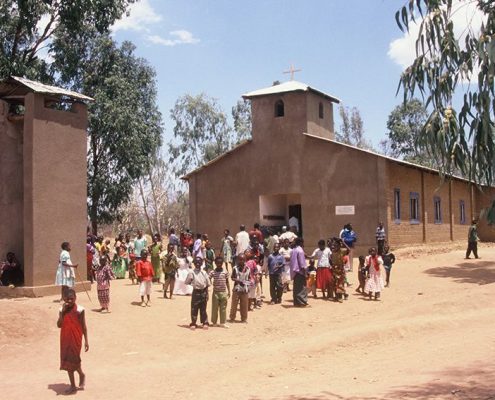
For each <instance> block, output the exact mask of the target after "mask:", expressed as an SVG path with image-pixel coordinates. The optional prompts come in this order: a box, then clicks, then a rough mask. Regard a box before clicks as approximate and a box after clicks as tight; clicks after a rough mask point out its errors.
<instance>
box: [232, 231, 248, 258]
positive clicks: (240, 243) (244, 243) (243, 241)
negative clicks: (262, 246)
mask: <svg viewBox="0 0 495 400" xmlns="http://www.w3.org/2000/svg"><path fill="white" fill-rule="evenodd" d="M235 241H236V243H237V247H236V254H237V255H239V254H243V253H244V252H245V251H246V249H247V248H248V246H249V233H247V232H246V231H240V232H237V234H236V235H235Z"/></svg>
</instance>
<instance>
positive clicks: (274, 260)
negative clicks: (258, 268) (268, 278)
mask: <svg viewBox="0 0 495 400" xmlns="http://www.w3.org/2000/svg"><path fill="white" fill-rule="evenodd" d="M284 265H285V259H284V256H283V255H282V254H279V253H277V254H275V253H272V254H270V255H269V256H268V273H269V274H270V275H276V274H280V273H282V271H283V269H284Z"/></svg>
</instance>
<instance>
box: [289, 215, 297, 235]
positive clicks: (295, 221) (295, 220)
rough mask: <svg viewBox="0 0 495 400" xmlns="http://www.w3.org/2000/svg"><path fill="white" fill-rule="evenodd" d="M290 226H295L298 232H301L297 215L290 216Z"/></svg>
mask: <svg viewBox="0 0 495 400" xmlns="http://www.w3.org/2000/svg"><path fill="white" fill-rule="evenodd" d="M289 226H295V227H296V232H299V220H298V219H297V218H296V217H290V218H289Z"/></svg>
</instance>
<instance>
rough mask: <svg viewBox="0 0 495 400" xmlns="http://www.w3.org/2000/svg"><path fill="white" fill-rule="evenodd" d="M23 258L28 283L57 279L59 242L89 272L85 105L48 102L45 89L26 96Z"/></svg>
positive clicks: (29, 284) (30, 284)
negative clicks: (60, 107)
mask: <svg viewBox="0 0 495 400" xmlns="http://www.w3.org/2000/svg"><path fill="white" fill-rule="evenodd" d="M25 107H26V112H25V127H24V259H25V260H24V264H25V281H26V282H25V284H26V286H42V285H50V284H53V283H54V279H55V271H56V267H57V263H58V261H57V260H58V258H59V254H60V244H61V243H62V242H64V241H68V242H70V243H71V245H72V249H73V250H72V253H71V258H72V261H73V262H74V263H78V264H79V265H80V266H81V268H80V272H79V275H80V277H81V278H83V277H85V259H86V257H85V254H86V253H85V234H86V218H87V212H86V196H87V191H86V188H87V186H86V124H87V113H86V107H85V106H84V105H82V104H75V105H74V110H73V111H74V112H65V111H57V110H53V109H47V108H45V107H44V98H43V96H42V95H39V94H34V93H30V94H28V95H26V99H25Z"/></svg>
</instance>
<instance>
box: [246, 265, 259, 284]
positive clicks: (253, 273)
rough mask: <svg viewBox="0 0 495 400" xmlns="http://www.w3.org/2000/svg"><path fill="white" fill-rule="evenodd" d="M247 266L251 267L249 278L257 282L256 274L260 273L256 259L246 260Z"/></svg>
mask: <svg viewBox="0 0 495 400" xmlns="http://www.w3.org/2000/svg"><path fill="white" fill-rule="evenodd" d="M246 267H248V268H249V279H250V281H251V282H253V283H254V282H256V275H257V274H258V266H257V265H256V261H255V260H249V261H246Z"/></svg>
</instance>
